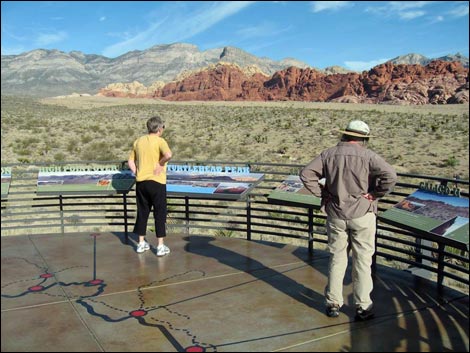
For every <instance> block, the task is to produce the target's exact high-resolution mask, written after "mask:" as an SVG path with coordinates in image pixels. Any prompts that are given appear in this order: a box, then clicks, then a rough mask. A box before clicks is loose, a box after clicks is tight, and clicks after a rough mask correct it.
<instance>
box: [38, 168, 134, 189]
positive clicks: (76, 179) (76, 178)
mask: <svg viewBox="0 0 470 353" xmlns="http://www.w3.org/2000/svg"><path fill="white" fill-rule="evenodd" d="M51 169H52V170H53V171H49V170H51ZM57 169H59V171H57ZM134 183H135V176H134V174H132V172H131V171H130V170H119V169H118V168H117V167H116V168H113V167H111V168H103V167H95V168H93V167H85V168H71V167H53V168H44V169H42V170H40V171H39V174H38V181H37V193H38V194H59V195H65V194H79V193H85V194H86V193H93V194H95V193H109V194H114V193H123V192H128V191H129V190H130V188H131V187H132V186H133V185H134Z"/></svg>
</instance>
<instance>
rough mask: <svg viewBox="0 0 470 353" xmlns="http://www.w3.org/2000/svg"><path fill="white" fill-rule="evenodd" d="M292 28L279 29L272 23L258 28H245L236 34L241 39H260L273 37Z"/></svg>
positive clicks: (266, 23) (261, 24)
mask: <svg viewBox="0 0 470 353" xmlns="http://www.w3.org/2000/svg"><path fill="white" fill-rule="evenodd" d="M290 28H291V26H287V27H282V28H280V27H278V26H277V25H275V24H273V23H270V22H263V23H260V24H259V25H257V26H252V27H244V28H242V29H240V30H238V31H237V32H236V34H237V36H238V37H239V39H251V38H257V37H258V38H259V37H273V36H277V35H279V34H281V33H285V32H287V31H289V29H290Z"/></svg>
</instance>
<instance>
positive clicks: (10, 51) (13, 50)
mask: <svg viewBox="0 0 470 353" xmlns="http://www.w3.org/2000/svg"><path fill="white" fill-rule="evenodd" d="M25 51H26V49H25V48H24V47H23V46H16V47H4V46H2V55H18V54H21V53H24V52H25Z"/></svg>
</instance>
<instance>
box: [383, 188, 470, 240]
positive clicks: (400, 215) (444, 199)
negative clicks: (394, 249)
mask: <svg viewBox="0 0 470 353" xmlns="http://www.w3.org/2000/svg"><path fill="white" fill-rule="evenodd" d="M468 210H469V202H468V198H462V197H457V196H454V195H447V194H439V193H435V192H431V191H427V190H417V191H415V192H414V193H412V194H411V195H409V196H408V197H407V198H405V199H404V200H402V201H400V202H399V203H397V204H396V205H395V206H394V207H392V208H390V209H388V210H386V211H385V212H383V213H382V214H380V216H379V219H380V220H383V221H385V222H386V223H387V222H388V223H392V224H393V225H396V226H400V225H401V226H405V227H406V228H408V229H416V230H420V231H424V232H428V233H430V234H431V235H436V236H442V237H445V238H448V239H452V240H454V241H457V242H459V243H463V244H467V246H468V230H469V225H468V220H469V213H468Z"/></svg>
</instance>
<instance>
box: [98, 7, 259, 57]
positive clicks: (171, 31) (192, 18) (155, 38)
mask: <svg viewBox="0 0 470 353" xmlns="http://www.w3.org/2000/svg"><path fill="white" fill-rule="evenodd" d="M252 3H253V1H225V2H213V3H208V5H205V6H204V7H203V8H202V9H198V10H196V11H193V12H190V13H188V12H187V11H182V10H181V9H178V11H175V10H174V8H170V9H167V10H168V11H167V13H168V15H167V16H162V15H161V14H160V17H159V18H160V20H159V21H158V22H154V23H151V24H150V25H149V26H148V28H147V29H146V30H144V31H142V32H140V33H138V34H136V35H134V36H133V37H131V38H129V39H127V40H124V41H122V42H119V43H116V44H113V45H111V46H108V47H106V48H105V49H104V50H103V55H105V56H108V57H115V56H118V55H121V54H124V53H126V52H128V51H131V50H136V49H141V50H142V49H146V48H149V47H151V46H153V45H155V44H163V43H174V42H180V41H183V40H185V39H188V38H191V37H193V36H195V35H196V34H199V33H201V32H204V31H206V30H207V29H209V28H210V27H212V26H214V25H215V24H217V23H218V22H220V21H222V20H224V19H225V18H227V17H229V16H232V15H234V14H236V13H238V12H239V11H241V10H243V9H244V8H246V7H247V6H250V5H251V4H252ZM202 4H205V3H204V2H202ZM170 6H172V4H170ZM174 6H178V4H175V5H174Z"/></svg>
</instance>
